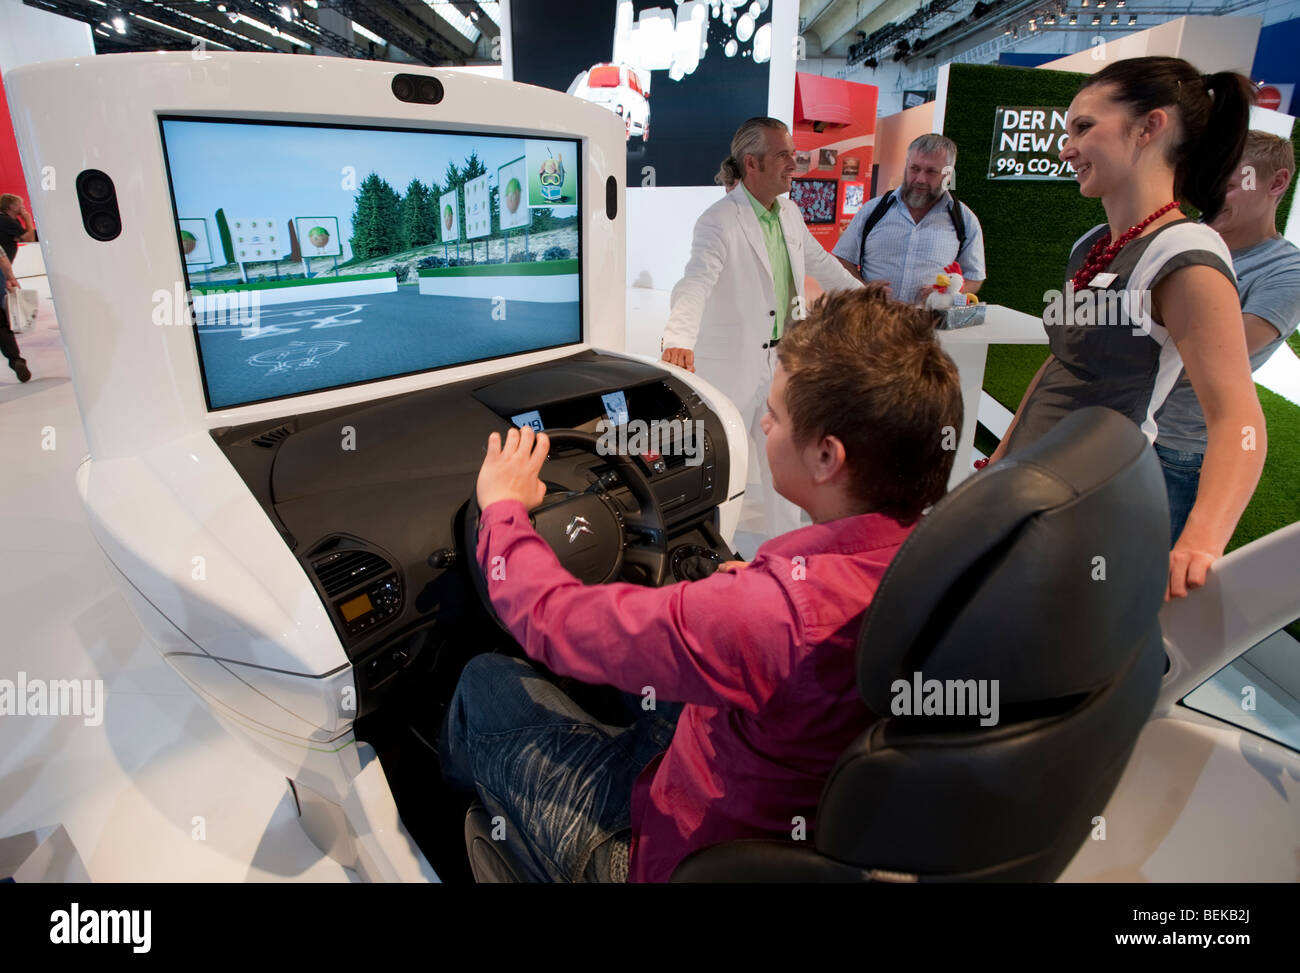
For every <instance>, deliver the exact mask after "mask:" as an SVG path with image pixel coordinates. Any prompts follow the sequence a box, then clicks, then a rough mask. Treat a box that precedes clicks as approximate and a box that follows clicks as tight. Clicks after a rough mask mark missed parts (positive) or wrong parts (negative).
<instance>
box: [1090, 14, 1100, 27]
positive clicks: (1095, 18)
mask: <svg viewBox="0 0 1300 973" xmlns="http://www.w3.org/2000/svg"><path fill="white" fill-rule="evenodd" d="M1099 23H1101V18H1100V17H1097V16H1094V17H1093V18H1092V26H1094V27H1096V26H1097V25H1098V24H1099Z"/></svg>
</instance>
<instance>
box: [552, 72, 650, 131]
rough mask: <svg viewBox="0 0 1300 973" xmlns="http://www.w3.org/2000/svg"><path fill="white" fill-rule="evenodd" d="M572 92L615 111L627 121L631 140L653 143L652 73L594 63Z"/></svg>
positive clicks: (578, 77) (578, 78)
mask: <svg viewBox="0 0 1300 973" xmlns="http://www.w3.org/2000/svg"><path fill="white" fill-rule="evenodd" d="M568 93H569V94H571V95H573V96H574V97H576V98H581V99H582V100H583V101H590V102H592V103H593V104H596V105H600V106H602V107H604V108H608V109H609V110H610V111H612V112H614V113H615V114H616V115H618V116H619V117H620V118H622V119H623V126H624V129H625V131H626V132H627V137H628V138H632V137H633V136H636V137H637V138H639V139H641V141H642V142H648V141H650V72H648V71H638V70H637V69H636V68H633V67H629V66H628V65H626V64H606V63H602V64H593V65H592V66H591V67H590V68H588V69H587V70H586V71H583V72H582V73H581V74H579V75H578V76H577V77H576V78H574V79H573V83H572V84H571V85H569V90H568Z"/></svg>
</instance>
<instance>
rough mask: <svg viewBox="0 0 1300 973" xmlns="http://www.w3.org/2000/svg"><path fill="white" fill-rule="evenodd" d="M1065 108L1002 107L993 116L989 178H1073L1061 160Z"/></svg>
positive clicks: (1070, 170) (1064, 136)
mask: <svg viewBox="0 0 1300 973" xmlns="http://www.w3.org/2000/svg"><path fill="white" fill-rule="evenodd" d="M1065 113H1066V109H1064V108H1005V107H1002V106H998V108H997V110H996V114H995V117H994V120H993V149H992V151H991V152H990V153H989V178H990V179H1073V178H1074V170H1073V169H1071V168H1070V167H1069V165H1068V164H1066V163H1064V162H1062V161H1061V160H1060V157H1059V156H1060V152H1061V149H1062V148H1064V147H1065V139H1066V132H1065Z"/></svg>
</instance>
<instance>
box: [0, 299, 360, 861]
mask: <svg viewBox="0 0 1300 973" xmlns="http://www.w3.org/2000/svg"><path fill="white" fill-rule="evenodd" d="M47 293H48V292H47ZM19 340H20V343H21V346H22V351H23V355H24V357H25V358H26V359H27V361H28V363H29V366H30V368H31V370H32V374H33V376H34V377H33V378H32V380H31V382H29V383H28V384H26V385H19V384H18V383H17V380H16V378H15V377H14V375H13V372H11V371H10V370H9V369H8V368H7V367H4V365H3V363H2V362H0V463H2V464H3V466H2V469H3V473H0V509H2V510H3V511H4V514H5V516H4V528H3V531H0V565H2V566H0V618H3V620H4V628H3V634H0V678H4V679H11V680H16V679H17V678H18V673H19V672H25V673H26V674H27V677H28V678H30V679H37V678H40V679H51V680H53V679H59V680H63V679H102V680H103V682H104V719H103V723H102V724H101V725H99V726H97V727H89V726H86V725H85V723H84V721H83V720H82V719H81V718H79V717H50V716H17V715H7V716H0V838H2V837H5V836H8V835H13V834H17V833H21V832H25V831H33V830H36V829H38V828H42V827H46V826H51V825H55V824H60V823H61V824H63V825H64V826H65V827H66V828H67V831H68V833H69V835H70V837H71V838H72V841H73V843H74V844H75V846H76V848H77V851H78V853H79V854H80V856H81V859H82V862H83V864H84V865H85V867H86V870H87V872H88V873H89V875H90V877H91V879H92V880H93V881H101V882H103V881H110V882H111V881H126V882H144V881H207V882H212V881H215V882H239V881H285V880H290V881H292V880H304V881H340V882H343V881H350V880H355V878H356V876H355V875H354V874H352V873H351V872H350V871H348V870H346V869H344V868H342V867H340V866H339V865H338V864H336V863H335V862H333V861H332V860H330V859H328V858H325V857H324V856H323V855H322V854H321V853H320V852H319V851H318V850H317V849H316V847H315V846H314V845H312V843H311V842H310V841H309V840H308V839H307V837H306V835H305V834H304V833H303V831H302V829H301V828H300V827H299V826H298V822H297V820H296V814H295V810H294V805H293V799H292V797H290V796H289V794H288V789H287V787H286V786H285V781H284V778H283V777H282V776H280V775H279V774H277V773H276V772H275V771H274V770H272V769H271V768H270V767H269V766H268V765H266V764H263V763H261V762H260V761H259V760H258V759H257V758H256V757H255V756H254V755H253V754H252V752H251V751H250V750H249V749H247V748H246V747H244V746H243V745H242V744H240V743H239V742H237V741H236V740H235V739H234V738H233V737H231V736H230V735H229V734H228V733H226V732H225V731H224V730H223V729H221V727H220V726H219V725H218V724H217V723H216V722H215V721H214V720H213V719H212V717H211V716H209V715H208V713H207V711H206V710H205V709H204V707H203V706H202V705H201V704H200V703H199V701H198V699H197V697H195V695H194V694H193V693H192V692H191V691H190V690H189V689H188V688H187V687H186V685H185V684H184V683H183V682H182V681H181V680H180V677H179V676H177V675H176V674H175V673H174V672H172V670H171V669H170V668H168V666H167V665H166V664H165V663H163V661H162V659H161V657H160V656H159V655H158V652H157V650H156V649H154V647H153V645H152V644H151V643H149V642H148V641H147V640H146V639H145V637H144V635H143V633H142V632H141V630H140V627H139V626H138V625H137V624H136V621H135V618H134V617H133V616H132V615H131V613H130V611H129V610H128V608H127V606H126V603H125V602H124V601H123V600H122V598H121V597H120V596H119V595H118V594H117V592H116V590H115V589H114V588H113V586H112V583H111V582H110V580H109V577H108V574H107V571H106V569H105V566H104V562H103V561H102V559H101V556H100V554H99V551H98V548H97V547H96V546H95V544H94V542H93V540H92V539H91V536H90V533H89V530H88V529H87V526H86V521H85V516H84V514H83V513H82V509H81V503H80V501H79V500H78V498H77V495H76V488H75V484H74V482H73V475H74V472H75V470H76V468H77V466H78V465H79V464H80V462H81V460H82V457H83V456H84V455H85V453H86V443H85V437H84V435H83V433H82V429H81V420H80V418H79V415H78V411H77V404H76V400H75V398H74V395H73V391H72V384H71V382H70V381H69V377H68V365H67V361H66V359H65V358H64V355H63V347H62V344H61V342H60V340H59V332H58V330H57V326H56V324H55V321H54V317H53V315H52V313H51V311H50V305H49V303H48V301H46V302H43V304H42V314H41V317H40V318H39V319H38V321H37V326H36V329H35V331H34V332H32V333H30V334H27V335H23V336H20V339H19ZM51 430H53V433H54V441H53V445H54V447H55V448H53V449H43V448H42V445H43V443H44V444H48V443H49V433H50V431H51ZM196 819H201V820H196Z"/></svg>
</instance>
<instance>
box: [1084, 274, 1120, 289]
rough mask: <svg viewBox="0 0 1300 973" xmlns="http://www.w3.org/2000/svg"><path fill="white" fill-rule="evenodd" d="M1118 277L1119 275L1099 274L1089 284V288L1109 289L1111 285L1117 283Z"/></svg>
mask: <svg viewBox="0 0 1300 973" xmlns="http://www.w3.org/2000/svg"><path fill="white" fill-rule="evenodd" d="M1118 276H1119V274H1097V275H1096V276H1095V277H1093V278H1092V280H1091V281H1089V282H1088V286H1089V287H1109V286H1110V285H1111V284H1113V283H1115V278H1116V277H1118Z"/></svg>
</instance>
